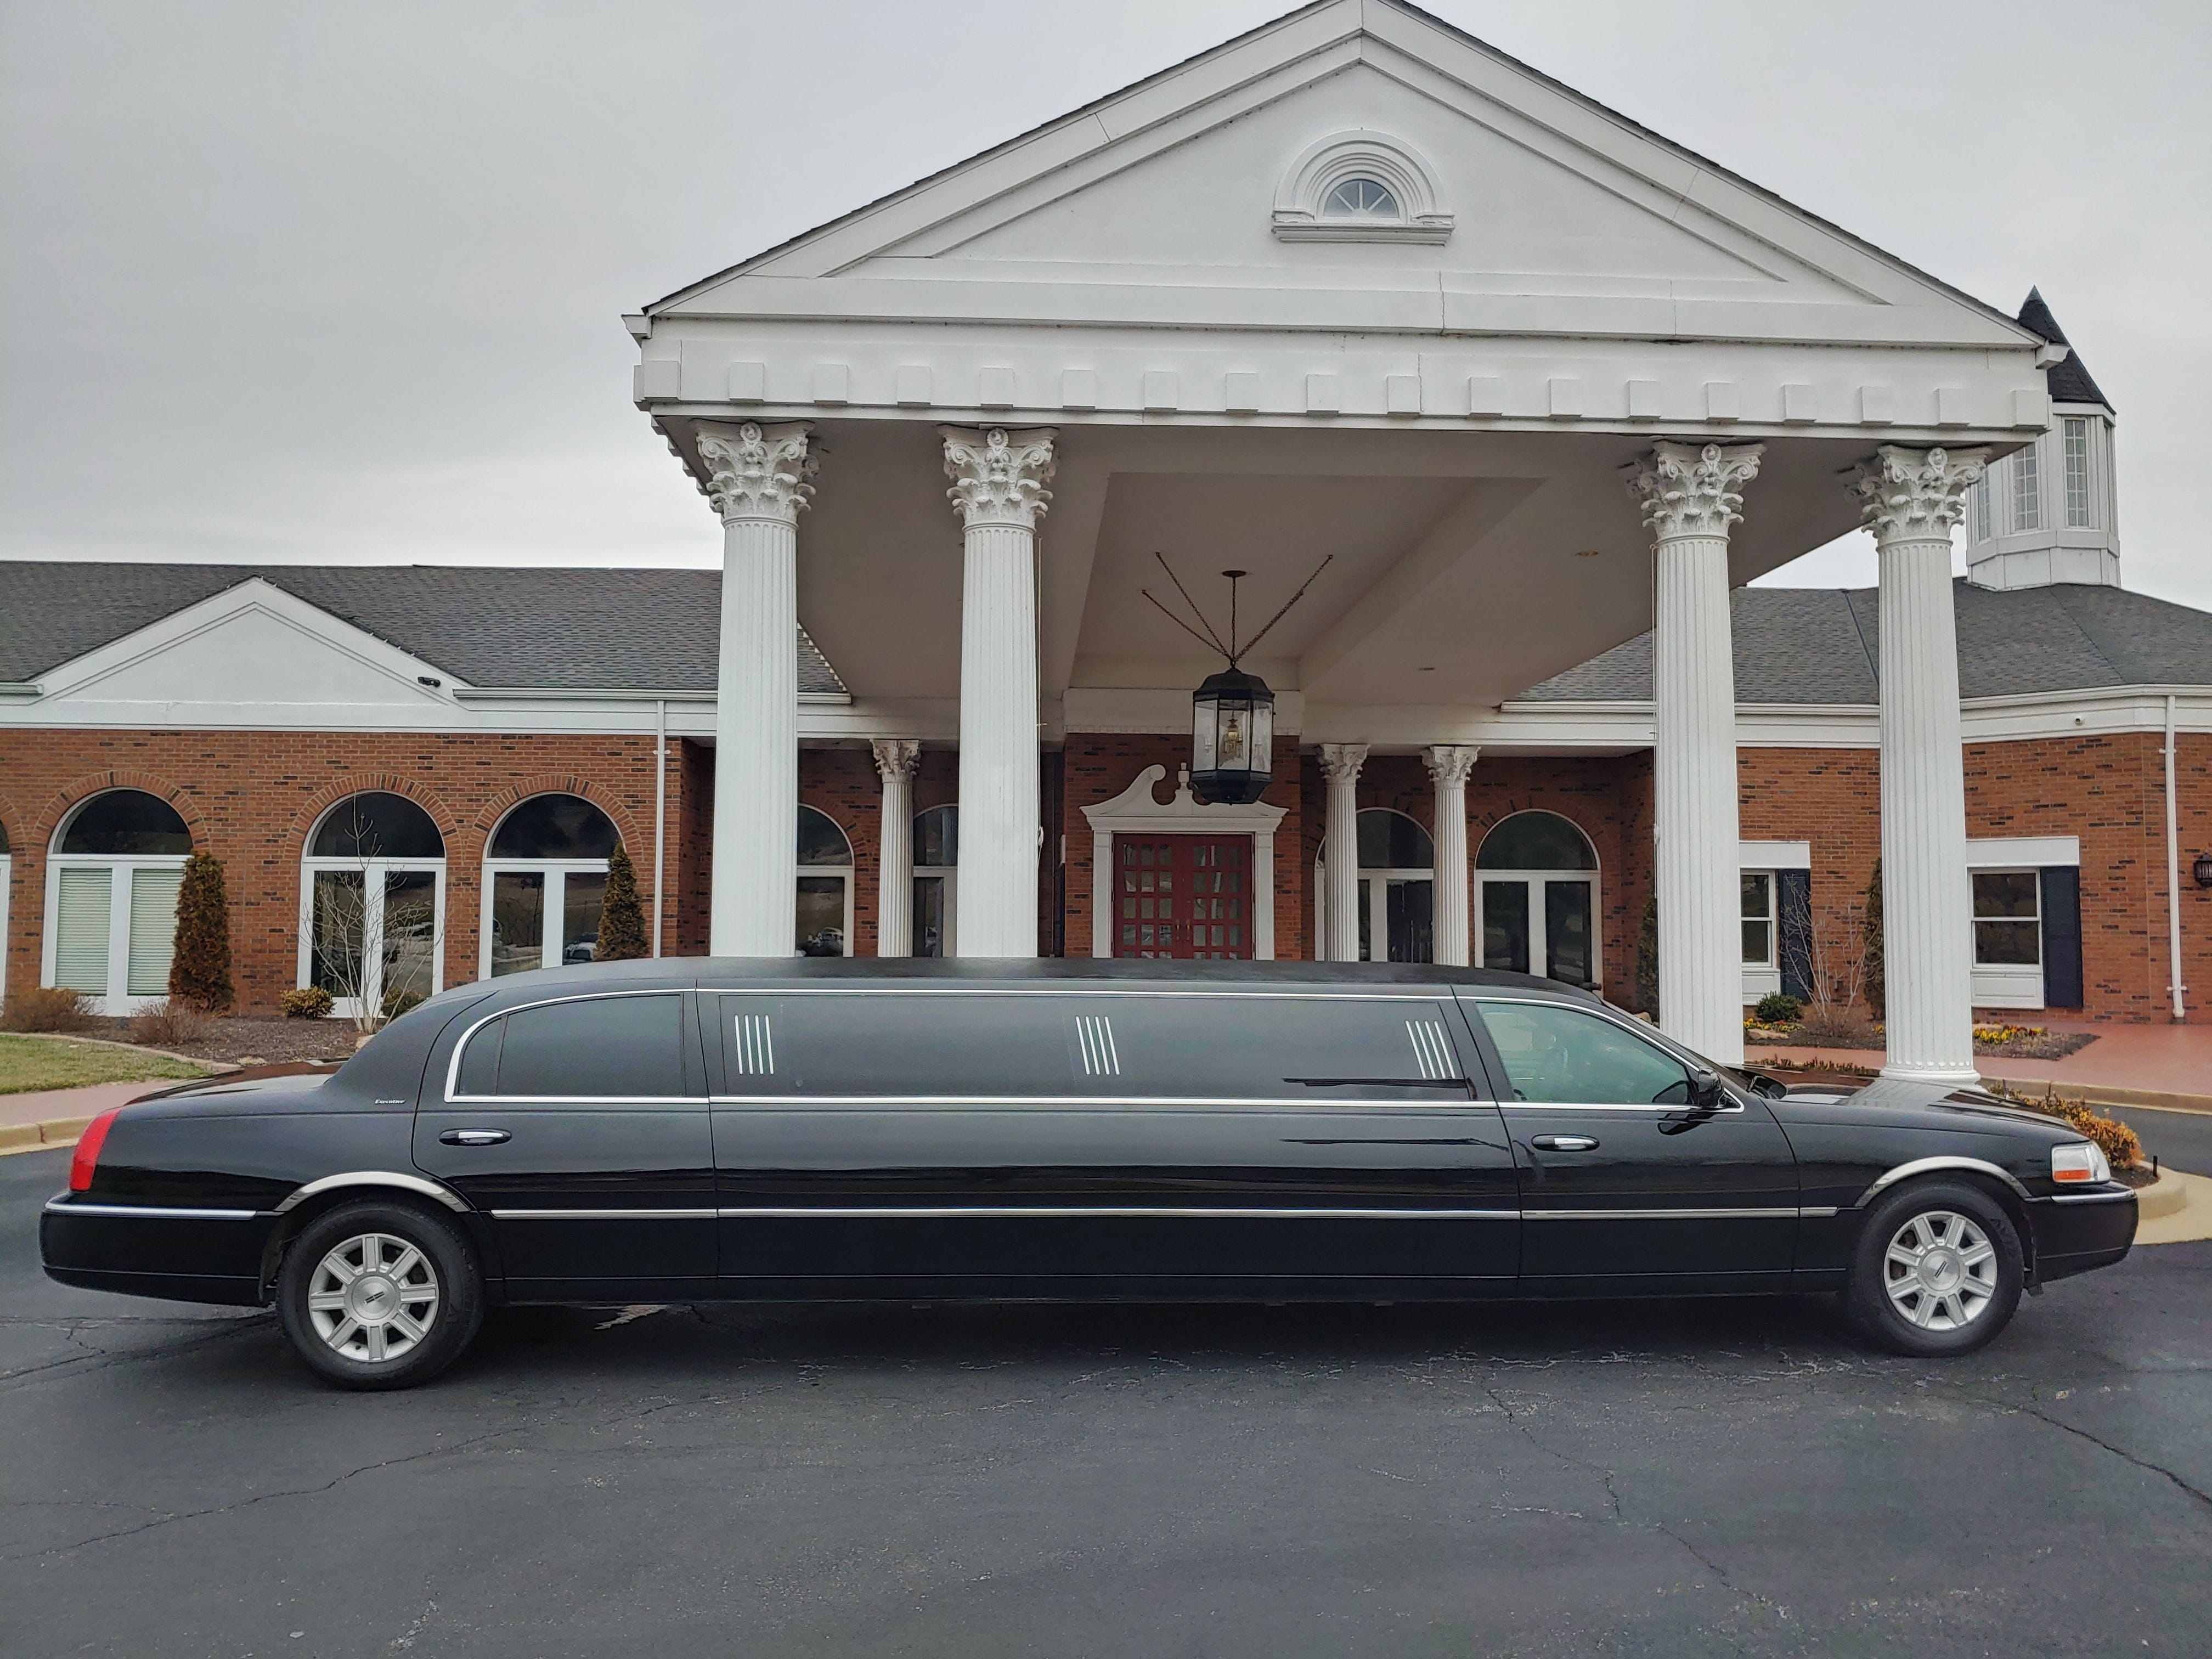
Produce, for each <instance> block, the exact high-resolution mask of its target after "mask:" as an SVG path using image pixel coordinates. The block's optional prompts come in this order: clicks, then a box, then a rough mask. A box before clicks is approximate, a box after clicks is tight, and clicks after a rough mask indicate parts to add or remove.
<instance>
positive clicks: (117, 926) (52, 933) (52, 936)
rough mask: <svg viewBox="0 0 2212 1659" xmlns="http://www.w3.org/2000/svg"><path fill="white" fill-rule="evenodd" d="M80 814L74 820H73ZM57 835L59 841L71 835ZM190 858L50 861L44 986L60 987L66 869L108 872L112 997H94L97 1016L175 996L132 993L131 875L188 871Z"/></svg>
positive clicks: (127, 1012)
mask: <svg viewBox="0 0 2212 1659" xmlns="http://www.w3.org/2000/svg"><path fill="white" fill-rule="evenodd" d="M75 817H76V813H74V812H72V813H71V814H70V819H71V820H73V819H74V818H75ZM67 823H68V821H67V820H65V821H64V831H63V832H57V834H56V836H55V837H54V838H55V840H57V841H59V840H60V839H61V834H62V833H64V832H65V831H66V829H67ZM190 857H191V854H189V853H159V854H108V853H56V854H52V856H50V857H49V858H48V859H47V860H46V940H45V950H44V952H43V957H42V960H41V961H40V969H39V982H40V984H41V985H49V986H50V985H52V983H53V982H54V970H55V955H56V951H57V950H58V947H59V945H60V942H61V939H60V933H59V931H58V925H59V922H60V920H61V896H62V872H63V871H64V870H106V871H107V872H109V873H108V878H107V994H106V995H105V996H93V997H91V998H90V1006H91V1008H92V1012H94V1013H95V1014H100V1015H104V1016H107V1017H110V1018H129V1017H130V1016H131V1015H132V1014H135V1013H137V1012H138V1011H139V1010H140V1009H142V1008H144V1007H145V1006H147V1005H148V1004H149V1003H155V1002H159V1001H161V1000H162V999H163V998H164V997H166V996H167V995H168V994H169V991H168V987H167V986H166V985H164V986H163V987H161V989H160V990H159V991H156V992H153V993H151V994H141V995H138V996H133V995H131V874H132V872H134V871H138V870H177V871H181V870H183V868H184V867H185V860H187V859H189V858H190Z"/></svg>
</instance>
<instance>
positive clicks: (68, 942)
mask: <svg viewBox="0 0 2212 1659" xmlns="http://www.w3.org/2000/svg"><path fill="white" fill-rule="evenodd" d="M53 848H54V850H53V857H52V860H49V861H48V863H47V866H46V961H45V963H44V964H43V966H44V972H43V974H42V975H41V979H42V981H43V982H44V983H46V984H48V985H56V986H60V987H64V988H66V989H68V990H72V991H82V992H83V993H85V994H87V995H88V996H89V997H91V998H93V999H94V1003H93V1006H94V1009H95V1011H96V1012H100V1013H104V1014H128V1013H132V1012H137V1009H138V1008H139V1007H140V1006H143V1004H145V1003H147V1002H149V1001H151V1000H154V999H155V998H156V997H162V996H167V994H168V991H169V956H170V951H171V948H172V946H173V945H174V943H175V940H176V934H177V889H178V887H179V885H180V884H182V882H183V880H184V874H185V859H186V858H187V857H188V856H190V854H191V850H192V832H191V830H190V829H187V828H186V827H185V820H184V818H183V817H182V816H181V815H180V814H179V812H178V811H177V809H176V808H175V807H173V806H172V805H169V803H168V802H167V801H165V800H163V799H161V797H160V796H158V795H149V794H148V793H146V792H145V791H144V790H143V789H109V790H106V791H103V792H102V793H100V794H97V795H94V796H93V797H91V798H90V799H88V800H86V801H84V802H83V803H82V804H81V805H78V806H77V807H76V810H75V811H72V812H71V813H70V815H69V816H68V817H66V818H64V819H63V820H62V824H61V828H60V829H58V831H56V833H55V836H54V842H53Z"/></svg>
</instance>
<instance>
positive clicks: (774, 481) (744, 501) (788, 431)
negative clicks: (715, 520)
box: [697, 421, 822, 524]
mask: <svg viewBox="0 0 2212 1659" xmlns="http://www.w3.org/2000/svg"><path fill="white" fill-rule="evenodd" d="M811 430H812V429H811V428H809V427H807V426H805V425H804V424H799V425H793V426H758V425H756V424H755V423H754V422H750V421H747V422H745V423H744V425H743V426H738V427H726V426H702V427H700V428H699V429H698V434H697V437H698V444H699V462H700V465H702V466H703V467H704V468H705V469H706V472H707V482H706V483H705V484H704V485H703V486H702V489H703V493H704V494H705V495H706V497H707V499H708V501H712V502H713V503H714V511H715V512H717V513H720V514H721V515H722V522H723V523H724V524H733V523H735V522H737V521H738V520H741V519H766V520H770V521H772V522H774V523H777V524H797V523H798V522H799V508H801V507H805V505H806V504H807V502H806V498H807V497H808V496H810V495H812V494H813V493H814V486H813V485H812V484H811V483H809V482H808V480H809V479H811V478H812V477H813V476H814V474H815V471H817V468H819V467H820V465H821V464H822V463H821V459H820V458H819V457H818V456H817V455H816V454H815V453H813V452H812V451H811V449H810V447H809V445H808V439H809V437H810V435H811Z"/></svg>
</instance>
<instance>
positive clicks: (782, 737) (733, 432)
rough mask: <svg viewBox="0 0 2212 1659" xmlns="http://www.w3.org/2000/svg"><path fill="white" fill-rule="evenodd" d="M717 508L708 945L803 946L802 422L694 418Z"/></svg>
mask: <svg viewBox="0 0 2212 1659" xmlns="http://www.w3.org/2000/svg"><path fill="white" fill-rule="evenodd" d="M698 438H699V459H700V462H701V464H702V465H703V466H704V467H705V469H706V472H707V499H708V500H709V501H712V502H714V510H715V511H716V512H717V513H720V514H721V515H722V641H721V644H722V649H721V665H720V677H719V678H718V679H717V680H716V682H715V688H716V689H715V701H714V872H713V882H714V887H713V891H714V897H713V902H712V904H711V906H710V909H709V920H708V950H709V951H711V952H712V953H713V954H714V955H715V956H718V957H787V956H790V955H792V954H793V952H794V951H796V950H797V949H798V933H799V923H798V915H797V908H798V883H797V878H796V877H795V875H794V873H793V871H794V865H793V860H794V859H795V858H796V856H797V848H798V846H799V509H800V508H801V507H805V505H806V498H807V497H808V496H809V495H812V494H813V493H814V486H813V485H812V484H811V483H808V482H807V480H808V479H809V478H811V477H813V475H814V471H815V467H816V465H817V462H816V459H815V458H814V456H812V455H811V454H810V453H807V428H805V427H804V426H769V427H762V426H755V425H754V424H752V422H746V423H745V424H744V425H743V426H740V427H736V428H730V427H716V426H702V427H701V428H699V435H698Z"/></svg>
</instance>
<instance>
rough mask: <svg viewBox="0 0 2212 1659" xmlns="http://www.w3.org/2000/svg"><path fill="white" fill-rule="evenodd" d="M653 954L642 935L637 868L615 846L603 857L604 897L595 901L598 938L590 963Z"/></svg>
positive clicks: (643, 917)
mask: <svg viewBox="0 0 2212 1659" xmlns="http://www.w3.org/2000/svg"><path fill="white" fill-rule="evenodd" d="M652 953H653V943H652V941H651V940H650V939H647V937H646V932H645V908H644V906H643V905H641V903H640V902H638V896H637V870H636V868H635V866H633V865H632V864H631V863H630V861H629V854H628V853H625V852H624V851H623V849H622V848H619V847H617V848H615V850H614V851H613V852H612V853H611V854H608V856H607V896H606V897H605V898H604V899H603V900H601V901H600V902H599V943H598V944H597V945H593V946H592V961H594V962H635V961H636V960H637V959H638V958H639V957H646V956H650V955H652Z"/></svg>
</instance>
